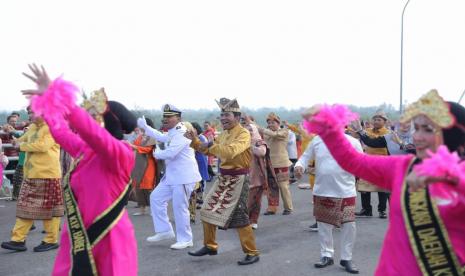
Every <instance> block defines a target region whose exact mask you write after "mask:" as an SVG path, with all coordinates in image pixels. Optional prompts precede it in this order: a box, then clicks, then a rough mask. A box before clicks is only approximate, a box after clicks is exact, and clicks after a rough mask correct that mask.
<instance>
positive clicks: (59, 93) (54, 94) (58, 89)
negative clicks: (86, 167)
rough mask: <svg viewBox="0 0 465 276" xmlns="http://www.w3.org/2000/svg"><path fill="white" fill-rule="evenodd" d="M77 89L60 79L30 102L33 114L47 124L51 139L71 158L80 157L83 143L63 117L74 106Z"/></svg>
mask: <svg viewBox="0 0 465 276" xmlns="http://www.w3.org/2000/svg"><path fill="white" fill-rule="evenodd" d="M76 93H77V88H76V87H75V86H74V85H73V84H71V83H69V82H66V81H64V80H62V79H61V78H58V79H56V80H55V81H54V82H52V83H51V84H50V86H49V87H48V89H47V91H45V92H44V94H43V95H41V96H34V97H33V98H32V100H31V105H32V109H33V110H34V112H35V113H36V114H38V115H40V116H42V118H44V120H45V122H46V123H47V125H48V127H49V129H50V133H51V134H52V136H53V139H55V141H56V142H57V143H58V144H60V146H61V147H62V148H63V149H64V150H65V151H66V152H67V153H69V154H70V155H71V156H72V157H73V158H76V157H78V156H79V155H80V153H81V150H82V149H83V145H84V142H83V141H82V139H81V138H80V137H79V136H78V135H77V134H76V133H73V131H71V129H70V128H69V126H68V122H67V121H66V119H65V117H66V116H67V115H68V114H69V113H70V112H71V110H70V107H71V106H73V105H75V101H76Z"/></svg>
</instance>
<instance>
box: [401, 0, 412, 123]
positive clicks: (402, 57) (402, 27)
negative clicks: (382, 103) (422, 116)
mask: <svg viewBox="0 0 465 276" xmlns="http://www.w3.org/2000/svg"><path fill="white" fill-rule="evenodd" d="M408 3H410V0H407V3H405V6H404V9H403V10H402V21H401V23H400V103H399V112H400V114H402V88H403V69H404V14H405V8H407V5H408Z"/></svg>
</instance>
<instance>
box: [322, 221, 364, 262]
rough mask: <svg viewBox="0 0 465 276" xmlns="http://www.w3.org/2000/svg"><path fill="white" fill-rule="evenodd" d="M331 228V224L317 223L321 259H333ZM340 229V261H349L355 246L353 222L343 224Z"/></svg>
mask: <svg viewBox="0 0 465 276" xmlns="http://www.w3.org/2000/svg"><path fill="white" fill-rule="evenodd" d="M333 228H334V226H333V225H331V224H327V223H324V222H320V221H318V237H319V238H320V252H321V257H330V258H334V245H333ZM341 228H342V229H341V260H346V261H350V260H352V250H353V248H354V244H355V234H356V227H355V221H354V222H347V223H343V224H342V226H341Z"/></svg>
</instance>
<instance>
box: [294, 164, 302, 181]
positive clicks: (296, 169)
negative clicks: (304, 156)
mask: <svg viewBox="0 0 465 276" xmlns="http://www.w3.org/2000/svg"><path fill="white" fill-rule="evenodd" d="M303 175H304V168H302V167H301V166H295V167H294V176H295V177H297V179H301V178H302V176H303Z"/></svg>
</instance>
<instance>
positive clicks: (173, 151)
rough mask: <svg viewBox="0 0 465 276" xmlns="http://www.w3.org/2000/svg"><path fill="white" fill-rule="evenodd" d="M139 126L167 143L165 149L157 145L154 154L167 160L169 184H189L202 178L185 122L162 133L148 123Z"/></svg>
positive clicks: (149, 134) (166, 174)
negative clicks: (187, 136) (186, 134)
mask: <svg viewBox="0 0 465 276" xmlns="http://www.w3.org/2000/svg"><path fill="white" fill-rule="evenodd" d="M139 127H142V128H144V129H145V134H146V135H147V136H149V137H152V138H154V139H155V140H157V141H159V142H162V143H164V144H165V149H164V150H162V149H160V148H159V147H157V148H156V149H155V151H154V154H153V156H154V157H155V158H156V159H162V160H165V165H166V172H165V175H164V178H166V182H167V183H169V185H182V184H189V183H195V182H198V181H200V180H202V177H201V176H200V173H199V167H198V165H197V161H196V160H195V152H194V149H193V148H191V146H190V144H191V140H189V139H187V138H186V137H184V133H186V127H185V126H184V124H183V123H181V122H180V123H178V124H177V125H176V126H175V127H173V128H172V129H170V130H168V133H161V132H160V131H158V130H156V129H153V128H151V127H150V126H147V125H139Z"/></svg>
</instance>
